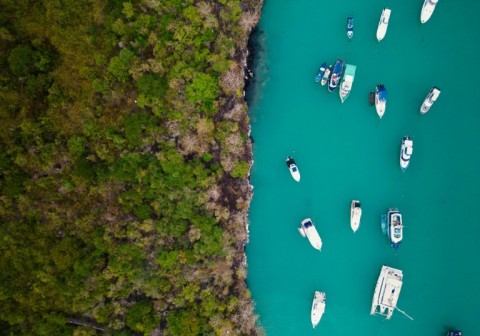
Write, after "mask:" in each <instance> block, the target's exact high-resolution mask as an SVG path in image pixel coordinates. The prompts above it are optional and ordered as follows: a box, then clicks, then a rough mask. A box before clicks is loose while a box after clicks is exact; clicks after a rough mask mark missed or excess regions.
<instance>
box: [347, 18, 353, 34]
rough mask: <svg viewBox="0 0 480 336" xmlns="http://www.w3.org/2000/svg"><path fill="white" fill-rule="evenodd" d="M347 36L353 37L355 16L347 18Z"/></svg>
mask: <svg viewBox="0 0 480 336" xmlns="http://www.w3.org/2000/svg"><path fill="white" fill-rule="evenodd" d="M347 37H348V38H349V39H351V38H352V37H353V17H351V16H349V17H348V18H347Z"/></svg>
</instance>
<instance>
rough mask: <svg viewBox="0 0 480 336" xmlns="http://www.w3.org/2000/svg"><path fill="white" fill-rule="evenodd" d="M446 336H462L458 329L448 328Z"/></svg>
mask: <svg viewBox="0 0 480 336" xmlns="http://www.w3.org/2000/svg"><path fill="white" fill-rule="evenodd" d="M447 336H462V332H461V331H460V330H449V331H448V333H447Z"/></svg>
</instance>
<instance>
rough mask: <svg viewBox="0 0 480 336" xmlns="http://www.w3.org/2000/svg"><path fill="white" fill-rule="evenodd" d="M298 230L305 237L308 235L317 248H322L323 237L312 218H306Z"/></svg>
mask: <svg viewBox="0 0 480 336" xmlns="http://www.w3.org/2000/svg"><path fill="white" fill-rule="evenodd" d="M298 231H299V232H300V234H301V235H302V236H303V237H307V238H308V241H309V242H310V244H311V245H312V246H313V247H314V248H315V249H317V250H319V251H321V250H322V239H321V238H320V235H319V234H318V232H317V229H316V228H315V225H313V221H312V219H310V218H306V219H304V220H303V221H302V224H301V226H300V227H299V228H298Z"/></svg>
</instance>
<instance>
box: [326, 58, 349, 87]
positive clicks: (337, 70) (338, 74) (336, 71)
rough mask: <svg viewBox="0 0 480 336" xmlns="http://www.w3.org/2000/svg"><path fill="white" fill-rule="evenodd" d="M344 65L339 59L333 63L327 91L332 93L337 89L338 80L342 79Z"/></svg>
mask: <svg viewBox="0 0 480 336" xmlns="http://www.w3.org/2000/svg"><path fill="white" fill-rule="evenodd" d="M344 64H345V62H344V61H343V60H341V59H337V61H336V62H335V65H334V66H333V73H332V76H331V77H330V82H329V83H328V91H330V92H332V91H333V90H335V89H336V88H337V86H338V83H339V82H340V78H342V74H343V66H344Z"/></svg>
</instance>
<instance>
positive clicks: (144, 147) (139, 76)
mask: <svg viewBox="0 0 480 336" xmlns="http://www.w3.org/2000/svg"><path fill="white" fill-rule="evenodd" d="M260 7H261V1H260V0H242V1H239V0H217V1H193V0H139V1H133V2H124V1H118V0H108V1H101V0H90V1H74V0H35V1H27V0H0V8H1V9H0V42H1V46H2V47H1V48H0V87H1V88H0V190H1V196H0V307H1V308H0V335H49V336H51V335H77V336H80V335H103V334H111V335H179V336H180V335H181V336H187V335H254V334H256V333H257V331H256V326H255V318H254V316H253V308H252V302H251V299H250V294H249V291H248V289H247V288H246V286H245V277H246V273H245V265H244V257H243V253H244V251H243V250H244V245H245V243H246V240H247V232H246V228H245V224H246V214H247V211H248V206H249V202H250V198H251V191H250V187H249V184H248V178H247V174H248V172H249V165H250V161H251V144H250V140H249V137H248V132H249V120H248V115H247V111H246V105H245V103H244V98H243V85H244V74H243V67H244V63H243V62H244V61H245V57H246V45H247V39H248V35H249V33H250V31H251V29H252V28H253V27H254V26H255V24H256V23H257V21H258V17H259V14H260V9H261V8H260Z"/></svg>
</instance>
